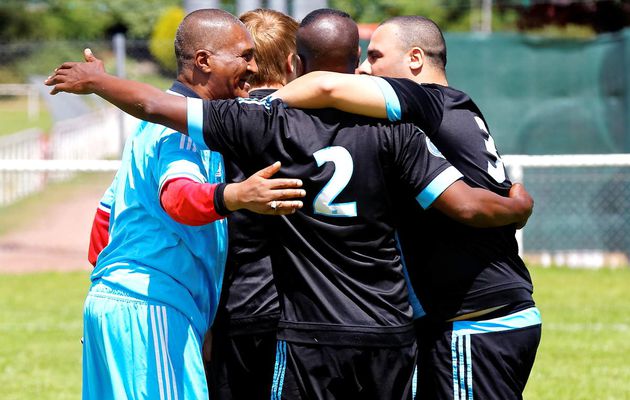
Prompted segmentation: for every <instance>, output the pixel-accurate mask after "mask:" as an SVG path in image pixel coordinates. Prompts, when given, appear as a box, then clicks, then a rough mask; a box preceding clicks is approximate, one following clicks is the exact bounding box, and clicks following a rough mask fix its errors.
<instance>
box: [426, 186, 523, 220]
mask: <svg viewBox="0 0 630 400" xmlns="http://www.w3.org/2000/svg"><path fill="white" fill-rule="evenodd" d="M431 207H434V208H436V209H437V210H439V211H441V212H443V213H444V214H446V215H447V216H449V217H450V218H452V219H454V220H456V221H458V222H461V223H463V224H466V225H470V226H474V227H477V228H489V227H495V226H503V225H511V224H516V227H517V229H520V228H522V227H523V226H525V224H526V223H527V220H528V218H529V216H530V215H531V214H532V210H533V207H534V200H533V199H532V197H531V196H530V195H529V193H527V191H526V190H525V187H524V186H523V185H521V184H519V183H515V184H514V185H513V186H512V188H511V189H510V197H503V196H499V195H498V194H496V193H493V192H491V191H489V190H485V189H479V188H472V187H470V186H468V185H467V184H466V183H464V182H463V181H461V180H460V181H457V182H455V183H453V184H452V185H451V186H449V187H448V188H447V189H446V190H445V191H444V192H443V193H442V194H441V195H440V197H438V198H437V199H436V200H435V201H434V202H433V204H432V205H431Z"/></svg>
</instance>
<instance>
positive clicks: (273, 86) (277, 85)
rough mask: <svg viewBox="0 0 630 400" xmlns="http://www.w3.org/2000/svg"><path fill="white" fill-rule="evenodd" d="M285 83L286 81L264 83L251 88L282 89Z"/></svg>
mask: <svg viewBox="0 0 630 400" xmlns="http://www.w3.org/2000/svg"><path fill="white" fill-rule="evenodd" d="M284 85H285V84H284V83H263V84H262V85H259V86H252V88H251V89H249V90H250V91H252V90H257V89H280V88H282V87H283V86H284Z"/></svg>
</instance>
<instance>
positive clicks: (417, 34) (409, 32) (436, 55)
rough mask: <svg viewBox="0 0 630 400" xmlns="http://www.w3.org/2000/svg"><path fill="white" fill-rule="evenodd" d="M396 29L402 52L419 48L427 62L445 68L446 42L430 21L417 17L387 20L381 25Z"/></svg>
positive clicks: (406, 16)
mask: <svg viewBox="0 0 630 400" xmlns="http://www.w3.org/2000/svg"><path fill="white" fill-rule="evenodd" d="M387 24H394V25H395V26H397V27H398V35H397V36H398V40H399V41H400V46H401V48H402V50H405V51H406V50H409V49H411V48H413V47H419V48H421V49H422V51H424V54H425V56H426V57H427V58H428V60H429V61H430V62H431V63H432V64H433V65H434V66H436V67H438V68H441V69H442V70H443V69H444V68H445V67H446V42H445V41H444V35H442V31H441V30H440V27H439V26H438V25H437V24H436V23H435V22H433V21H432V20H431V19H429V18H426V17H422V16H419V15H404V16H398V17H392V18H389V19H387V20H385V21H383V22H382V23H381V25H387Z"/></svg>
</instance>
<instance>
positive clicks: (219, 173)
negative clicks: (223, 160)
mask: <svg viewBox="0 0 630 400" xmlns="http://www.w3.org/2000/svg"><path fill="white" fill-rule="evenodd" d="M222 176H223V167H221V164H219V165H218V166H217V171H216V172H215V173H214V177H215V178H221V177H222Z"/></svg>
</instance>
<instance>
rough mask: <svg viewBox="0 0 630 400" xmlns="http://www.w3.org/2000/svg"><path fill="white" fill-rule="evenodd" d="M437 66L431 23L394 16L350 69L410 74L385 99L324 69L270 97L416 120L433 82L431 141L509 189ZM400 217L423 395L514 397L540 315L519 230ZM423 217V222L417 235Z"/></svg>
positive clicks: (487, 141) (473, 108)
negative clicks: (436, 104) (437, 104)
mask: <svg viewBox="0 0 630 400" xmlns="http://www.w3.org/2000/svg"><path fill="white" fill-rule="evenodd" d="M445 66H446V44H445V42H444V38H443V36H442V33H441V31H440V29H439V27H438V26H437V25H436V24H435V23H434V22H433V21H431V20H429V19H427V18H424V17H419V16H406V17H394V18H391V19H389V20H386V21H385V22H383V23H382V24H381V25H380V26H379V27H378V28H377V29H376V30H375V32H374V34H373V36H372V39H371V41H370V44H369V46H368V57H367V60H366V61H365V62H364V63H363V64H362V65H361V66H360V67H359V69H358V72H360V73H363V74H370V75H371V74H374V75H381V76H388V77H393V78H406V79H387V84H386V85H384V87H383V88H382V91H383V93H382V94H381V93H380V90H379V89H378V88H375V87H370V86H369V85H370V81H371V80H370V78H368V77H359V76H357V77H353V78H348V77H347V76H331V75H328V76H326V75H325V74H321V75H320V76H318V77H310V78H307V81H306V82H301V83H297V82H296V83H297V85H296V86H295V88H294V89H293V91H289V92H285V93H282V91H280V92H277V93H278V96H279V97H282V98H283V99H284V100H285V101H286V102H288V103H289V104H291V105H294V106H302V107H306V106H311V105H313V104H314V103H317V105H318V106H339V107H341V108H342V109H346V110H354V111H356V112H358V113H360V114H363V113H365V110H366V108H363V106H367V107H371V106H373V108H371V111H369V112H367V115H373V116H384V115H385V114H386V115H387V116H388V117H389V118H390V119H393V120H398V119H402V120H410V121H417V120H419V117H421V115H422V97H421V96H422V95H423V91H422V89H421V88H420V85H422V86H425V87H426V86H439V87H441V88H442V92H443V96H444V114H443V118H442V123H441V124H440V127H439V129H438V130H437V131H436V132H434V133H429V132H428V136H429V137H430V139H431V142H432V143H433V144H434V145H435V146H436V148H437V149H439V151H440V152H441V153H442V154H443V155H444V156H445V157H446V159H447V160H449V161H450V162H451V163H452V164H453V165H454V166H455V167H456V168H457V169H458V170H459V171H461V172H462V173H463V174H464V178H465V180H466V181H467V182H468V183H469V184H470V185H471V186H474V187H481V188H485V189H488V190H491V191H493V192H495V193H497V194H500V195H503V196H506V195H507V193H508V191H509V188H510V187H511V185H512V184H511V182H510V180H509V178H508V177H507V175H506V171H505V168H504V166H503V162H502V161H501V157H500V156H499V154H498V152H497V149H496V147H495V144H494V140H493V138H492V136H491V135H490V133H489V129H488V127H487V123H486V121H485V119H484V116H483V114H482V113H481V111H480V110H479V108H478V107H477V105H476V104H475V103H474V102H473V100H472V99H471V98H470V97H469V96H468V95H467V94H466V93H464V92H461V91H459V90H457V89H454V88H452V87H449V86H448V81H447V78H446V72H445ZM419 84H420V85H419ZM305 85H306V86H311V87H310V88H309V87H305ZM287 89H290V88H287ZM318 95H319V97H318V98H314V99H311V100H308V99H306V97H310V96H313V97H315V96H318ZM383 98H385V99H386V106H383V105H382V104H383ZM379 104H380V105H379ZM408 221H409V222H410V223H407V224H405V223H403V224H402V226H401V227H400V230H399V236H400V239H401V243H402V249H403V253H404V256H405V259H406V261H407V266H408V271H409V275H410V278H411V282H412V284H413V286H414V289H415V291H416V293H417V295H418V297H419V299H420V301H421V303H422V306H423V308H424V310H425V311H426V313H427V316H426V317H424V318H422V319H420V320H418V339H419V340H418V343H419V350H420V351H419V353H420V357H419V363H418V366H419V369H418V377H419V384H418V388H419V398H427V399H434V398H435V399H453V398H456V399H472V398H474V397H476V398H483V399H520V398H522V393H523V390H524V387H525V384H526V382H527V379H528V377H529V373H530V371H531V368H532V365H533V362H534V358H535V355H536V351H537V348H538V343H539V341H540V336H541V320H540V315H539V312H538V310H537V309H536V307H535V306H534V300H533V298H532V290H533V288H532V282H531V277H530V275H529V272H528V271H527V268H526V266H525V264H524V263H523V261H522V260H521V258H520V257H519V256H518V246H517V244H516V240H515V238H514V233H515V230H514V228H515V227H514V226H505V227H498V228H488V229H483V230H480V229H475V228H471V227H467V226H464V225H462V224H458V223H457V222H455V221H453V220H451V219H449V218H447V217H445V216H444V215H443V214H441V213H439V212H436V211H435V210H429V211H427V212H425V213H418V215H417V217H416V218H415V219H414V218H411V219H409V220H408ZM419 224H422V225H423V226H427V227H429V229H427V230H419V229H417V226H418V225H419ZM426 232H430V234H427V233H426Z"/></svg>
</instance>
